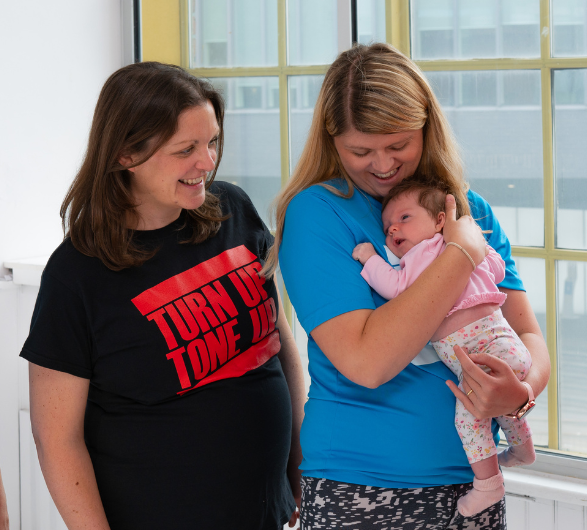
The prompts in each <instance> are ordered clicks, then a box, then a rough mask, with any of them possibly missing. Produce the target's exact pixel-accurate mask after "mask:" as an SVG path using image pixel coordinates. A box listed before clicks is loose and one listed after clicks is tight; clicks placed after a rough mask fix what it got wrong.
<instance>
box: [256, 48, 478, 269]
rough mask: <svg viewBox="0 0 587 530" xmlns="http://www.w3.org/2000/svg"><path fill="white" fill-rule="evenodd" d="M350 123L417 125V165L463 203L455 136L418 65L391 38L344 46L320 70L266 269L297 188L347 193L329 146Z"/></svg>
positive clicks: (369, 127) (379, 130)
mask: <svg viewBox="0 0 587 530" xmlns="http://www.w3.org/2000/svg"><path fill="white" fill-rule="evenodd" d="M352 129H355V130H357V131H359V132H362V133H369V134H392V133H397V132H405V131H416V130H420V129H421V130H422V132H423V137H424V145H423V150H422V157H421V159H420V163H419V165H418V168H417V170H416V172H417V173H419V174H420V175H426V176H430V177H433V178H435V179H439V180H441V181H444V182H446V183H449V184H450V186H451V189H454V190H455V191H454V193H455V195H456V196H458V197H459V198H460V199H461V202H462V204H464V205H466V204H467V202H466V191H467V184H466V182H465V180H464V178H463V168H462V163H461V158H460V154H459V150H458V147H457V144H456V141H455V139H454V137H453V134H452V131H451V128H450V126H449V124H448V121H447V119H446V118H445V116H444V114H443V112H442V109H441V108H440V104H439V103H438V100H437V99H436V97H435V95H434V93H433V92H432V89H431V88H430V85H429V84H428V81H427V80H426V78H425V77H424V75H423V73H422V72H421V70H420V69H419V68H418V66H417V65H416V64H415V63H414V62H413V61H412V60H411V59H409V58H408V57H406V56H405V55H404V54H402V53H401V52H399V51H398V50H396V49H395V48H393V47H392V46H390V45H389V44H384V43H375V44H371V45H370V46H365V45H363V44H357V45H355V46H353V47H352V48H351V49H349V50H347V51H344V52H342V53H341V54H340V55H339V56H338V57H337V58H336V60H335V61H334V62H333V63H332V65H331V66H330V68H329V69H328V71H327V72H326V76H325V77H324V82H323V83H322V88H321V90H320V94H319V95H318V100H317V101H316V106H315V108H314V117H313V119H312V124H311V126H310V131H309V132H308V139H307V140H306V144H305V147H304V150H303V151H302V154H301V156H300V159H299V161H298V163H297V166H296V168H295V170H294V172H293V175H292V177H291V178H290V180H289V181H288V183H287V185H286V186H285V188H284V189H283V191H282V192H281V193H280V194H279V196H278V197H277V199H276V202H275V204H276V206H275V217H276V230H275V243H274V245H273V248H272V249H271V252H270V254H269V257H268V259H267V262H266V263H265V266H264V268H263V272H264V273H265V274H271V273H272V272H273V271H274V270H275V268H276V267H277V261H278V259H277V258H278V252H279V245H280V244H281V238H282V235H283V227H284V223H285V213H286V211H287V207H288V205H289V203H290V201H291V200H292V199H293V198H294V197H295V196H296V195H297V194H298V193H300V192H301V191H303V190H304V189H306V188H309V187H310V186H312V185H314V184H321V185H323V186H325V187H326V188H328V189H329V190H330V191H332V193H335V194H338V195H341V196H343V197H351V196H352V194H353V190H354V185H353V181H352V180H351V178H350V177H349V176H348V175H347V173H346V171H345V169H344V166H343V165H342V162H341V160H340V157H339V156H338V153H337V151H336V148H335V146H334V138H335V137H337V136H340V135H342V134H345V133H346V132H348V131H349V130H352ZM335 177H341V178H343V179H345V180H346V182H347V184H348V193H346V194H342V193H341V192H340V191H338V190H336V189H335V188H334V187H332V186H329V185H328V184H327V181H329V180H331V179H333V178H335ZM465 208H466V209H467V210H468V206H465Z"/></svg>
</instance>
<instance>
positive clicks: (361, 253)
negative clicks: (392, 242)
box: [353, 243, 377, 265]
mask: <svg viewBox="0 0 587 530" xmlns="http://www.w3.org/2000/svg"><path fill="white" fill-rule="evenodd" d="M373 256H377V252H375V247H374V246H373V245H372V244H371V243H359V244H358V245H357V246H356V247H355V248H354V250H353V259H355V260H357V261H360V262H361V265H365V263H367V260H368V259H369V258H371V257H373Z"/></svg>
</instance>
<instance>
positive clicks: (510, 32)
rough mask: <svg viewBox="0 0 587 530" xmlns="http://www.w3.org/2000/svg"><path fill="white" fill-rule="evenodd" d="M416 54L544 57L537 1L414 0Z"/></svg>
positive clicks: (419, 56) (416, 56)
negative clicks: (541, 50) (541, 51)
mask: <svg viewBox="0 0 587 530" xmlns="http://www.w3.org/2000/svg"><path fill="white" fill-rule="evenodd" d="M411 13H412V46H413V57H414V59H425V60H426V59H428V60H430V59H473V58H498V57H539V56H540V2H539V0H516V1H515V2H514V1H509V2H503V1H499V0H484V1H483V2H480V1H479V0H412V2H411Z"/></svg>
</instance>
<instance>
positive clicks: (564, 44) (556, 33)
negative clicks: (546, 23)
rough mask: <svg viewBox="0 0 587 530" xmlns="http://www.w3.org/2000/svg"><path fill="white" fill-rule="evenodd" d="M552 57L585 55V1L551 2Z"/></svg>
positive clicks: (562, 0) (586, 41)
mask: <svg viewBox="0 0 587 530" xmlns="http://www.w3.org/2000/svg"><path fill="white" fill-rule="evenodd" d="M552 55H553V56H554V57H565V56H566V57H577V56H585V55H587V4H586V3H585V0H554V1H553V2H552Z"/></svg>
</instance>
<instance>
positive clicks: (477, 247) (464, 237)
mask: <svg viewBox="0 0 587 530" xmlns="http://www.w3.org/2000/svg"><path fill="white" fill-rule="evenodd" d="M445 205H446V222H445V224H444V228H443V231H442V235H443V237H444V241H445V242H446V243H449V242H452V243H456V244H457V245H460V246H461V247H463V248H464V249H465V250H466V251H467V252H468V253H469V255H470V256H471V258H472V259H473V261H474V262H475V265H479V263H481V262H482V261H483V259H484V258H485V254H486V253H487V249H486V245H487V244H486V242H485V238H484V237H483V233H482V232H481V227H480V226H479V225H478V224H477V223H476V222H475V221H474V220H473V218H472V217H471V216H470V215H463V216H462V217H460V218H459V219H458V220H457V218H456V202H455V198H454V197H453V196H452V195H447V196H446V203H445ZM455 248H456V247H455ZM456 250H458V251H459V252H461V251H460V250H459V249H458V248H457V249H456Z"/></svg>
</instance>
